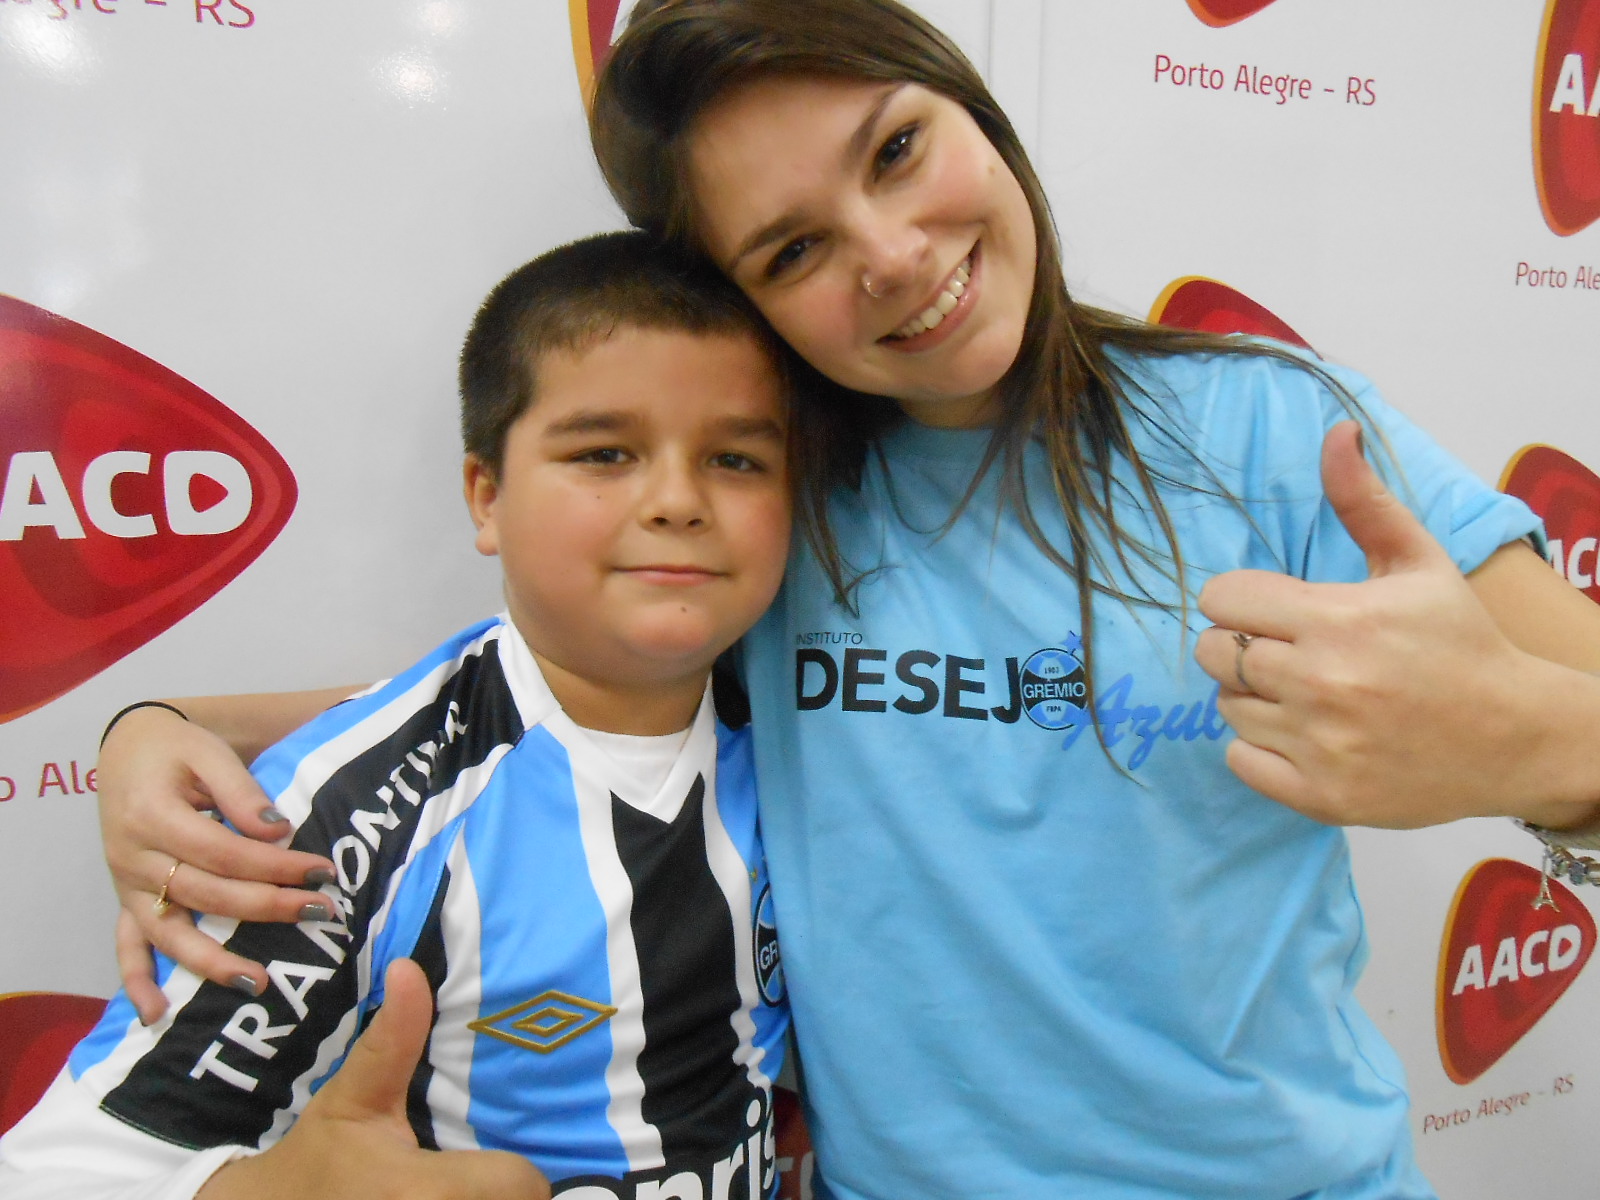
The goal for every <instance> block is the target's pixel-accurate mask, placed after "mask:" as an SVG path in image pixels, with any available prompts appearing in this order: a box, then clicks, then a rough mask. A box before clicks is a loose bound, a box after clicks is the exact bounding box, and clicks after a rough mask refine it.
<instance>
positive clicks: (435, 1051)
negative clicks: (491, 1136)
mask: <svg viewBox="0 0 1600 1200" xmlns="http://www.w3.org/2000/svg"><path fill="white" fill-rule="evenodd" d="M441 919H442V922H443V926H444V928H443V930H442V938H443V941H444V944H445V946H446V947H447V953H448V954H449V956H450V962H449V964H448V968H447V973H446V975H445V979H444V985H443V986H442V987H441V988H440V989H439V992H438V994H437V996H436V997H435V1003H436V1004H437V1006H438V1014H439V1015H438V1019H437V1020H436V1021H435V1022H434V1026H433V1039H432V1040H431V1041H430V1042H429V1043H428V1061H429V1063H430V1064H432V1066H433V1078H432V1080H430V1081H429V1083H428V1109H429V1111H430V1112H431V1113H432V1115H433V1135H434V1138H435V1139H436V1140H437V1141H438V1143H439V1149H441V1150H477V1149H478V1148H479V1146H478V1136H477V1134H476V1133H474V1132H473V1129H472V1125H471V1123H470V1122H469V1121H468V1115H469V1114H468V1110H469V1107H470V1105H471V1103H472V1095H471V1093H470V1092H468V1091H467V1089H466V1088H464V1087H462V1086H461V1082H460V1081H463V1080H468V1079H471V1078H472V1048H473V1046H474V1045H475V1044H476V1043H477V1040H478V1039H477V1034H476V1033H474V1032H473V1030H472V1029H471V1028H469V1025H470V1023H471V1022H472V1021H474V1020H476V1019H477V1018H478V1017H479V1016H481V1015H482V1002H483V972H482V971H481V970H474V971H468V970H463V969H462V968H461V964H462V963H482V962H483V946H482V935H483V909H482V907H481V905H480V904H479V902H478V881H477V878H476V877H475V876H474V875H473V873H472V860H471V859H470V858H469V857H468V855H467V839H466V838H465V837H462V836H460V835H459V834H458V835H457V837H456V843H455V845H454V846H453V847H451V849H450V903H449V904H446V905H445V906H444V912H443V914H442V917H441Z"/></svg>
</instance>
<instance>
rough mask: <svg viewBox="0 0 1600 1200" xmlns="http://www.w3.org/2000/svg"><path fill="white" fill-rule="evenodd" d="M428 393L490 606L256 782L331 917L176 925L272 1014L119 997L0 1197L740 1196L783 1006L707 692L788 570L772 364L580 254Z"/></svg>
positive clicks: (534, 277)
mask: <svg viewBox="0 0 1600 1200" xmlns="http://www.w3.org/2000/svg"><path fill="white" fill-rule="evenodd" d="M461 395H462V431H463V438H464V441H465V443H466V450H467V457H466V468H465V490H466V497H467V503H468V506H469V507H470V509H471V511H472V517H473V521H474V524H475V525H476V526H477V531H478V532H477V545H478V548H479V549H480V550H481V551H482V552H483V553H485V554H497V555H499V557H500V559H501V564H502V567H503V569H504V573H505V592H506V601H507V613H506V614H504V615H502V616H501V617H498V618H495V619H493V620H490V621H487V622H484V623H482V624H480V625H477V626H475V627H473V628H471V629H468V630H466V631H465V632H464V633H462V634H460V635H458V636H457V637H456V638H454V639H452V640H451V641H449V642H447V643H446V644H445V645H444V646H442V647H441V648H439V649H438V650H436V651H435V652H434V653H433V654H431V655H430V656H429V657H427V658H426V659H424V660H423V661H422V662H420V663H419V664H417V665H416V666H414V667H412V668H411V669H410V670H408V671H406V672H404V673H403V674H401V675H399V676H397V677H395V678H394V679H392V680H390V681H388V682H387V683H385V684H381V685H379V686H377V687H376V688H374V689H372V690H371V691H369V692H367V693H364V694H363V695H360V696H358V697H355V698H353V699H351V700H349V701H347V702H345V703H344V704H341V705H338V706H337V707H335V708H334V709H332V710H330V711H329V712H327V713H326V714H324V715H323V716H322V717H320V718H318V719H317V720H315V721H313V722H312V723H311V724H309V725H308V726H306V727H305V728H304V729H302V730H300V731H299V732H297V733H295V734H294V735H292V736H291V737H289V738H288V739H286V740H285V741H284V742H282V743H280V744H279V745H278V746H277V747H274V748H273V749H272V750H270V751H268V752H267V753H266V754H265V755H263V756H262V758H261V759H259V760H258V762H257V763H256V766H255V768H254V770H255V773H256V776H257V778H258V779H259V780H260V781H261V782H262V784H263V786H264V787H265V788H266V790H267V792H268V794H269V795H271V796H273V797H274V799H275V802H276V804H277V805H278V807H279V809H280V810H281V811H282V812H283V813H284V814H285V815H286V816H287V817H288V819H289V821H290V822H291V823H292V824H293V825H294V828H295V832H294V835H293V840H292V843H291V844H292V845H293V846H294V847H295V848H297V849H309V850H312V851H313V852H315V853H319V854H325V855H327V856H329V857H331V858H332V860H333V861H334V863H335V864H336V866H337V873H338V879H337V881H336V882H335V883H333V884H329V885H328V886H326V887H325V888H324V889H323V893H324V895H325V896H327V898H328V899H329V901H330V902H331V903H332V905H333V906H334V910H335V919H334V920H331V921H306V922H302V923H301V924H300V925H298V926H282V925H267V924H260V925H257V924H239V923H235V922H229V921H224V920H221V919H219V918H210V917H208V918H204V919H203V921H202V925H203V927H206V928H208V929H210V930H211V931H212V932H214V933H216V934H217V935H218V936H219V937H221V938H222V939H223V940H224V941H226V943H227V945H228V947H229V949H231V950H234V951H237V952H238V953H241V954H243V955H246V956H248V957H251V958H254V959H257V960H258V961H261V962H263V963H266V964H267V972H268V976H269V978H270V979H271V981H272V982H271V985H270V986H269V987H268V988H267V989H266V991H265V992H264V993H263V994H262V995H261V996H259V997H257V998H250V997H244V996H241V995H240V994H239V993H238V992H237V991H233V990H230V989H228V988H224V987H219V986H218V985H216V984H212V983H209V982H205V981H203V980H201V979H199V978H198V977H196V976H193V975H190V974H187V973H186V972H183V971H181V970H172V971H171V972H170V974H169V975H168V976H167V977H166V979H165V980H164V984H163V987H164V990H165V992H166V995H167V997H168V1000H169V1002H170V1007H169V1009H168V1012H167V1014H166V1016H165V1017H163V1018H162V1019H161V1020H160V1021H159V1022H157V1023H156V1024H154V1025H153V1026H151V1027H149V1028H145V1027H142V1026H140V1025H139V1023H138V1021H137V1020H136V1019H135V1018H134V1015H133V1011H132V1008H131V1006H130V1005H129V1003H128V1001H127V999H126V997H125V996H123V995H119V996H118V997H117V998H116V999H114V1000H113V1001H112V1003H111V1005H110V1007H109V1008H108V1009H107V1012H106V1015H105V1018H104V1019H103V1020H102V1022H101V1024H100V1025H99V1027H98V1028H97V1029H96V1030H95V1031H94V1032H93V1033H91V1034H90V1035H89V1037H88V1038H86V1039H85V1040H84V1041H83V1042H82V1043H81V1044H80V1045H79V1047H78V1048H77V1050H76V1051H75V1052H74V1053H73V1056H72V1059H71V1061H70V1063H69V1065H68V1068H67V1070H65V1071H63V1073H62V1075H61V1076H60V1077H59V1078H58V1079H57V1080H56V1082H55V1084H54V1085H52V1088H51V1090H50V1092H49V1093H47V1095H46V1096H45V1098H44V1099H43V1100H42V1101H41V1102H40V1105H39V1107H38V1108H37V1109H35V1110H34V1112H33V1113H32V1114H30V1115H29V1117H27V1118H26V1119H25V1120H24V1121H23V1122H22V1123H21V1124H19V1125H18V1126H17V1128H16V1129H15V1130H14V1131H13V1132H12V1133H11V1134H9V1135H8V1136H7V1137H6V1138H5V1139H4V1141H0V1191H3V1192H5V1194H6V1195H8V1196H16V1197H26V1196H32V1195H38V1196H46V1195H67V1194H71V1195H73V1196H79V1197H83V1196H106V1197H110V1196H122V1197H132V1196H139V1197H155V1196H161V1197H188V1196H193V1195H196V1194H198V1195H201V1196H203V1197H206V1198H207V1200H213V1198H217V1200H225V1198H227V1197H231V1196H255V1197H261V1196H273V1195H285V1196H290V1195H293V1196H304V1195H307V1194H314V1195H316V1196H318V1197H320V1198H321V1200H332V1198H334V1197H338V1196H340V1195H344V1194H350V1195H359V1196H363V1197H366V1196H375V1195H384V1194H390V1192H391V1191H392V1192H393V1194H397V1195H398V1194H406V1195H421V1194H425V1193H426V1188H425V1187H424V1183H425V1181H426V1180H427V1179H429V1178H434V1177H437V1179H438V1180H439V1182H440V1184H441V1186H442V1187H451V1188H458V1189H459V1190H457V1191H454V1192H452V1194H470V1195H483V1196H502V1195H504V1196H508V1197H509V1196H534V1195H539V1194H543V1193H542V1191H541V1190H540V1189H541V1187H542V1185H541V1183H540V1181H539V1180H538V1178H537V1173H536V1172H533V1171H530V1170H529V1169H528V1168H527V1166H526V1162H531V1163H533V1164H534V1165H535V1166H537V1167H538V1168H539V1169H540V1170H541V1171H542V1172H543V1173H544V1174H545V1175H547V1176H548V1177H549V1179H550V1180H551V1181H552V1183H553V1185H554V1190H555V1193H556V1194H557V1195H560V1196H565V1197H568V1198H569V1200H609V1198H612V1197H619V1198H626V1200H643V1198H645V1197H653V1198H656V1200H669V1198H679V1200H713V1198H715V1200H736V1198H737V1200H754V1198H755V1197H758V1196H761V1195H764V1194H766V1193H767V1191H768V1189H769V1188H770V1187H771V1184H772V1182H773V1170H774V1162H773V1157H774V1146H773V1134H772V1125H771V1081H772V1080H773V1079H774V1078H775V1077H776V1075H777V1072H778V1064H779V1060H780V1058H781V1054H782V1038H783V1032H784V1029H785V1026H786V1024H787V1013H786V1010H785V1008H784V1005H783V992H782V979H781V975H779V974H778V969H777V967H776V959H775V954H774V953H773V950H774V947H773V946H772V944H771V932H770V931H771V924H770V904H769V902H768V899H767V895H766V870H765V866H764V864H763V862H762V858H761V850H760V844H759V840H758V837H757V832H756V824H755V820H756V819H755V795H754V786H753V772H752V765H751V760H750V751H749V744H748V738H747V736H746V733H745V732H744V731H742V730H741V731H733V730H730V729H729V728H727V727H726V726H725V725H721V724H719V722H718V721H717V719H716V715H715V713H714V712H713V709H712V705H711V699H710V690H709V686H708V680H709V676H710V672H711V666H712V663H713V661H714V660H715V659H716V657H717V656H718V655H719V654H720V653H721V652H722V651H723V650H725V649H726V648H727V647H728V646H729V645H731V644H732V643H733V642H734V641H735V640H736V639H737V638H738V637H739V636H740V635H741V634H742V633H743V632H744V631H745V630H746V629H747V628H748V627H749V626H750V625H751V624H752V623H753V622H754V621H755V620H756V618H757V617H758V616H759V615H760V614H761V612H762V611H763V610H764V609H765V608H766V607H767V604H768V603H769V601H770V600H771V598H772V596H773V594H774V592H775V591H776V589H777V586H778V582H779V579H780V577H781V575H782V572H783V567H784V559H785V554H786V549H787V541H788V532H789V493H788V484H787V476H786V468H785V439H784V419H785V413H784V403H783V398H782V394H781V385H780V381H779V373H778V371H777V369H776V359H775V357H774V351H773V349H772V343H771V342H770V341H769V340H768V338H767V335H765V334H764V332H763V327H762V326H761V324H760V321H759V318H758V317H755V316H754V315H753V314H752V313H751V312H750V310H749V309H748V308H747V306H746V305H745V303H744V301H743V300H742V298H740V297H739V296H738V293H737V292H735V291H733V290H732V289H731V288H730V287H729V286H728V285H726V284H725V283H723V282H722V281H720V280H718V279H713V278H710V277H707V276H704V275H701V274H699V273H694V272H691V271H690V270H688V269H687V268H684V267H682V266H681V265H679V264H677V263H676V262H675V261H674V260H672V259H671V258H669V257H668V256H667V255H666V254H665V253H664V252H662V251H661V250H659V249H658V248H656V247H655V246H654V245H653V244H652V243H651V242H650V241H649V240H648V239H647V238H645V237H644V236H643V235H639V234H610V235H604V236H601V237H597V238H591V239H588V240H586V241H583V242H578V243H575V244H573V245H570V246H566V247H562V248H561V249H558V250H555V251H552V252H550V253H549V254H547V255H544V256H543V257H541V258H539V259H537V260H535V261H534V262H532V263H530V264H528V265H527V266H525V267H523V268H521V269H520V270H518V271H517V272H515V273H513V274H512V275H511V276H510V277H508V278H507V279H506V280H505V281H504V282H502V283H501V284H500V285H499V286H498V287H497V288H496V289H495V290H494V292H493V293H491V295H490V296H489V298H488V299H487V300H486V301H485V302H484V305H483V307H482V308H481V309H480V310H479V313H478V315H477V318H476V320H475V321H474V323H473V326H472V329H471V332H470V333H469V334H468V336H467V341H466V345H465V348H464V349H463V351H462V356H461ZM404 959H411V960H414V962H415V963H416V964H417V966H419V967H420V969H421V970H420V973H419V972H418V970H417V967H414V966H412V965H411V964H410V963H406V962H403V961H401V960H404ZM390 964H397V965H394V966H393V968H392V969H389V968H390ZM386 969H387V970H388V973H387V976H386ZM419 975H425V976H426V985H424V983H423V980H422V979H421V978H420V977H419ZM386 986H387V991H388V992H389V993H390V996H389V1000H390V1003H389V1005H388V1006H387V1007H385V1008H384V1010H383V1012H382V1014H381V1015H380V1016H378V1017H377V1018H373V1012H374V1010H375V1009H376V1008H377V1007H378V1006H379V1005H380V1004H384V1002H385V999H386ZM424 986H426V987H427V988H429V989H430V990H431V991H432V993H433V1003H434V1004H435V1005H436V1006H437V1012H436V1014H434V1013H431V1012H430V1011H429V1008H430V1006H429V1002H428V997H427V993H426V992H424V991H423V990H422V989H423V987H424ZM430 1018H431V1026H430ZM368 1021H371V1023H372V1026H371V1028H370V1029H369V1030H368V1032H367V1036H366V1037H364V1038H363V1039H362V1041H361V1042H360V1043H358V1044H357V1045H356V1046H355V1047H354V1048H352V1047H351V1043H352V1041H354V1040H355V1038H356V1036H357V1034H358V1033H359V1032H360V1030H361V1029H362V1028H363V1026H364V1024H365V1023H366V1022H368ZM347 1052H348V1057H347ZM341 1062H343V1063H344V1064H345V1066H344V1067H342V1068H341V1067H340V1064H341ZM413 1064H414V1069H413ZM336 1069H337V1074H335V1076H334V1077H333V1078H331V1079H329V1078H328V1077H329V1075H330V1073H332V1072H335V1071H336ZM324 1080H326V1081H327V1083H328V1086H327V1087H326V1088H325V1089H323V1090H322V1091H321V1092H319V1093H318V1094H317V1096H316V1097H315V1098H314V1099H313V1098H312V1096H311V1090H312V1089H313V1088H314V1087H317V1086H319V1084H320V1082H321V1081H324ZM297 1118H300V1119H299V1123H298V1124H295V1122H296V1120H297ZM291 1126H293V1128H291ZM286 1135H287V1136H286ZM419 1146H420V1147H421V1148H422V1150H434V1149H443V1150H480V1149H481V1150H501V1151H513V1152H516V1154H519V1155H520V1156H521V1158H520V1159H514V1158H511V1157H510V1156H504V1155H502V1156H491V1155H485V1154H471V1155H465V1156H460V1155H429V1154H423V1153H422V1152H421V1150H419V1149H418V1147H419ZM257 1148H261V1149H263V1151H264V1152H263V1153H261V1154H260V1155H259V1156H254V1157H252V1156H250V1154H249V1152H250V1151H252V1150H255V1149H257ZM523 1160H526V1162H524V1161H523ZM469 1179H470V1181H471V1182H470V1185H469V1184H468V1183H467V1181H468V1180H469ZM439 1194H444V1192H443V1191H441V1192H440V1193H439Z"/></svg>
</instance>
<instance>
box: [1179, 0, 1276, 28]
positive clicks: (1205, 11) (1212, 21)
mask: <svg viewBox="0 0 1600 1200" xmlns="http://www.w3.org/2000/svg"><path fill="white" fill-rule="evenodd" d="M1271 3H1272V0H1189V7H1190V8H1191V9H1193V10H1194V15H1195V16H1197V17H1199V18H1200V19H1201V20H1202V21H1204V22H1205V23H1206V24H1207V25H1210V26H1211V27H1212V28H1213V29H1220V28H1221V27H1222V26H1224V25H1234V24H1237V23H1238V22H1240V21H1242V20H1244V19H1245V18H1246V17H1253V16H1255V15H1256V14H1257V13H1258V12H1260V11H1261V10H1262V9H1263V8H1266V7H1267V5H1269V4H1271Z"/></svg>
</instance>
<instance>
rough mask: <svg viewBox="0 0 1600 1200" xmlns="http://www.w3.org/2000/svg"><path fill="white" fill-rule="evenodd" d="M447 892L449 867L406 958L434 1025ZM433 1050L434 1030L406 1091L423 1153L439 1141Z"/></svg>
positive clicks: (444, 957) (444, 963)
mask: <svg viewBox="0 0 1600 1200" xmlns="http://www.w3.org/2000/svg"><path fill="white" fill-rule="evenodd" d="M449 892H450V868H449V867H446V868H445V869H444V874H443V876H442V877H441V878H440V880H439V886H438V887H437V888H435V889H434V893H433V903H432V904H431V905H429V906H428V916H427V918H426V919H425V920H424V921H423V922H422V932H421V933H420V934H418V935H417V944H416V945H415V946H414V947H413V948H412V950H411V954H410V955H409V957H410V958H411V959H413V960H414V961H415V962H416V964H417V965H418V966H419V967H421V968H422V973H423V974H424V975H426V976H427V977H428V990H429V991H430V992H432V993H433V997H434V1000H433V1024H434V1025H437V1024H438V1023H439V989H440V988H441V987H443V986H444V977H445V976H446V975H447V974H449V971H450V960H449V955H448V953H447V952H446V950H445V944H444V901H445V897H446V896H447V895H448V894H449ZM432 1047H433V1030H432V1029H431V1028H430V1029H429V1031H428V1041H427V1044H426V1045H424V1046H423V1047H422V1057H421V1058H420V1059H418V1060H417V1069H416V1071H415V1072H413V1073H412V1076H411V1084H410V1086H409V1087H407V1088H406V1117H407V1119H408V1120H409V1121H410V1122H411V1132H412V1133H414V1134H415V1135H416V1138H417V1145H419V1146H421V1147H422V1148H423V1149H424V1150H437V1149H438V1148H439V1139H438V1137H437V1136H435V1134H434V1132H433V1110H432V1109H431V1108H429V1107H428V1085H429V1084H431V1083H432V1082H433V1063H432V1062H431V1061H430V1060H429V1054H428V1052H429V1050H431V1049H432Z"/></svg>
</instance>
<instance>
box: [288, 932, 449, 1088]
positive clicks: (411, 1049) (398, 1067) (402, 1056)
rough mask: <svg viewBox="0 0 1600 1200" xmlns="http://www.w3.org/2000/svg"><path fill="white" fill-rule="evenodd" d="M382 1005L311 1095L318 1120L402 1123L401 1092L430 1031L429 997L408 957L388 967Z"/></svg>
mask: <svg viewBox="0 0 1600 1200" xmlns="http://www.w3.org/2000/svg"><path fill="white" fill-rule="evenodd" d="M383 987H384V1000H383V1004H382V1006H381V1007H380V1008H379V1009H378V1011H377V1013H376V1014H375V1015H374V1016H373V1018H372V1023H371V1024H369V1025H368V1026H367V1028H366V1032H364V1033H363V1034H362V1035H361V1036H360V1037H359V1038H357V1039H356V1042H355V1045H353V1046H351V1047H350V1053H349V1054H347V1055H346V1056H345V1060H344V1063H343V1064H342V1065H341V1066H340V1067H339V1070H338V1071H337V1072H335V1074H334V1076H333V1078H331V1079H329V1080H328V1082H327V1083H326V1084H324V1085H323V1087H322V1089H321V1090H320V1091H319V1092H318V1093H317V1096H316V1099H317V1101H318V1102H319V1107H320V1108H321V1110H322V1113H323V1115H324V1116H330V1117H342V1118H344V1119H346V1120H361V1119H364V1118H370V1117H377V1116H391V1117H398V1118H399V1119H401V1120H405V1116H406V1089H407V1088H408V1087H409V1086H410V1084H411V1076H412V1075H413V1074H414V1073H415V1072H416V1069H417V1060H418V1059H420V1058H421V1057H422V1050H423V1047H424V1046H426V1045H427V1043H428V1033H429V1031H430V1030H431V1029H432V1028H433V993H432V991H431V990H429V988H428V979H427V976H425V975H424V974H423V973H422V968H421V967H419V966H418V965H417V964H416V963H414V962H412V961H411V960H410V959H409V958H402V959H399V960H397V961H396V962H393V963H391V964H390V965H389V971H388V973H387V974H386V975H385V976H384V985H383Z"/></svg>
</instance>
